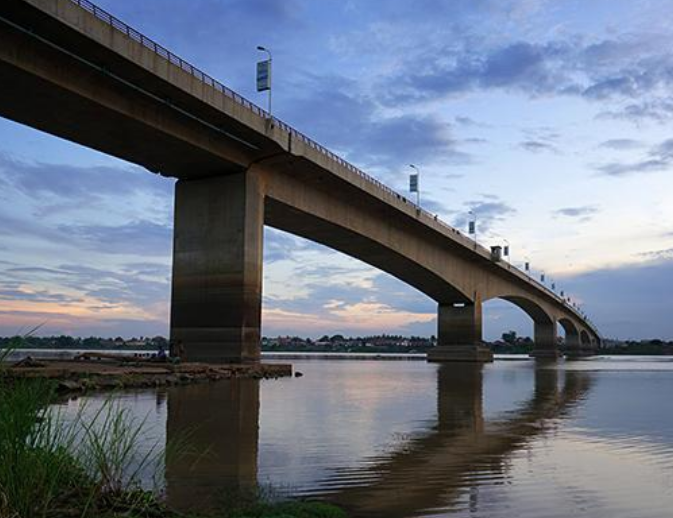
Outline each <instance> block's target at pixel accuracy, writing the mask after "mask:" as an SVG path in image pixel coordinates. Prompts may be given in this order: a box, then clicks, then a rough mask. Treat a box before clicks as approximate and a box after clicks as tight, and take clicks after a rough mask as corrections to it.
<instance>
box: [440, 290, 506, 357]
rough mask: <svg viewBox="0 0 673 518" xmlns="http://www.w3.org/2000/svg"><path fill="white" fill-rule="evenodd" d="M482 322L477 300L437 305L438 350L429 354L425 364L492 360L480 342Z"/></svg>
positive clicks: (479, 301) (490, 353) (480, 308)
mask: <svg viewBox="0 0 673 518" xmlns="http://www.w3.org/2000/svg"><path fill="white" fill-rule="evenodd" d="M481 319H482V307H481V300H480V299H477V300H476V301H475V302H473V303H455V304H454V303H449V304H439V306H438V308H437V347H435V348H434V349H432V350H431V351H429V352H428V361H431V362H444V361H468V362H490V361H493V353H492V352H491V350H490V349H489V348H488V347H485V346H483V345H482V343H481V333H482V322H481Z"/></svg>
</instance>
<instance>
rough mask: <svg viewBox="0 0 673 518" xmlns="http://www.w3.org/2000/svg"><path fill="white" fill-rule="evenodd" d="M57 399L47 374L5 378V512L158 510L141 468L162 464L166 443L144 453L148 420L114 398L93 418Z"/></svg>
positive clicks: (24, 516) (0, 500)
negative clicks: (57, 405)
mask: <svg viewBox="0 0 673 518" xmlns="http://www.w3.org/2000/svg"><path fill="white" fill-rule="evenodd" d="M53 402H54V386H53V384H51V383H49V382H47V381H44V380H18V381H14V382H12V383H11V385H10V384H9V383H3V382H2V381H0V517H1V518H46V517H52V516H73V515H74V516H82V517H87V516H99V515H100V514H101V513H103V512H106V511H109V510H116V511H121V510H123V511H124V512H126V513H134V514H135V515H136V516H142V515H143V514H146V513H148V512H149V511H150V510H153V511H156V509H157V508H158V507H160V506H159V502H158V499H157V497H156V495H155V493H153V492H148V491H144V490H143V489H142V487H141V481H140V475H141V473H142V472H143V470H146V471H150V472H154V471H156V466H155V465H153V463H157V465H158V463H160V462H162V450H161V449H160V448H159V447H158V445H156V444H155V445H153V446H151V447H150V448H149V449H148V450H146V451H145V453H141V452H142V447H141V443H142V441H143V440H144V437H143V435H142V430H143V428H144V421H143V420H135V419H134V418H133V417H132V416H131V415H130V414H129V413H128V411H125V410H124V409H122V408H121V407H120V406H119V405H118V404H114V403H113V402H112V400H111V399H110V400H108V402H107V403H105V404H104V405H103V406H102V407H101V408H100V409H99V410H98V411H96V412H95V413H94V415H93V416H92V417H87V412H84V411H83V410H80V411H79V412H78V413H77V416H76V417H75V418H74V419H69V420H66V419H65V418H64V417H63V414H62V413H61V412H60V411H59V410H58V409H54V408H53V407H50V404H51V403H53Z"/></svg>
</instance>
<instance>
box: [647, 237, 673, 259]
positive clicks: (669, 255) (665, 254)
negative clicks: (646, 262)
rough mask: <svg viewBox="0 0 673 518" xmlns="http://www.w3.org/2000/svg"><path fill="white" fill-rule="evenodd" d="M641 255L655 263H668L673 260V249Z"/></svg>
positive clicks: (652, 251)
mask: <svg viewBox="0 0 673 518" xmlns="http://www.w3.org/2000/svg"><path fill="white" fill-rule="evenodd" d="M671 235H673V233H671ZM640 255H642V256H644V257H647V258H648V259H651V260H653V261H668V260H672V259H673V248H664V249H661V250H651V251H649V252H642V253H641V254H640Z"/></svg>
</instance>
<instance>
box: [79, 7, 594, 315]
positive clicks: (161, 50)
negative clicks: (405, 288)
mask: <svg viewBox="0 0 673 518" xmlns="http://www.w3.org/2000/svg"><path fill="white" fill-rule="evenodd" d="M69 1H70V2H72V3H74V4H76V5H78V6H79V7H81V8H82V9H84V10H86V11H88V12H90V13H91V14H93V15H94V16H95V17H96V18H98V19H99V20H101V21H103V22H104V23H107V24H108V25H110V26H111V27H113V28H114V29H116V30H118V31H120V32H122V33H124V34H125V35H126V36H128V37H129V38H131V39H133V40H135V41H137V42H138V43H140V44H141V45H143V46H144V47H146V48H148V49H150V50H151V51H153V52H154V53H156V54H158V55H159V56H161V57H163V58H164V59H166V60H167V61H169V62H171V63H173V64H174V65H176V66H178V67H180V68H181V69H182V70H184V71H185V72H187V73H189V74H191V75H192V76H194V77H196V78H197V79H199V80H200V81H202V82H203V83H205V84H207V85H209V86H211V87H213V88H214V89H215V90H217V91H219V92H221V93H222V94H224V95H225V96H227V97H229V98H230V99H232V100H233V101H234V102H236V103H238V104H240V105H241V106H244V107H246V108H248V109H249V110H251V111H252V112H254V113H256V114H257V115H260V116H261V117H264V118H267V119H271V120H272V121H273V122H274V124H276V125H277V126H278V127H280V128H282V129H283V130H285V131H287V132H288V133H290V134H291V135H292V136H293V137H294V138H296V139H298V140H300V141H301V142H303V143H304V144H306V145H307V146H309V147H311V148H312V149H315V150H316V151H318V152H320V153H321V154H323V155H325V156H327V157H328V158H330V159H331V160H333V161H334V162H336V163H338V164H339V165H341V166H342V167H344V168H346V169H348V170H349V171H351V172H353V173H355V174H357V175H358V176H360V177H361V178H363V179H364V180H365V181H367V182H369V183H371V184H373V185H375V186H377V187H378V188H379V189H381V190H383V191H384V192H386V193H388V194H390V195H392V196H394V197H396V198H398V199H401V200H403V201H404V202H405V203H408V204H409V205H411V206H412V207H413V208H414V209H415V210H416V211H417V212H418V213H419V214H423V215H425V216H426V217H428V218H430V219H431V220H433V221H434V222H435V223H437V224H439V225H441V226H442V227H443V228H445V229H447V230H448V231H450V232H452V233H454V234H457V235H460V236H463V237H464V235H463V233H462V232H460V231H459V230H458V229H456V228H455V227H452V226H451V225H449V224H448V223H446V222H444V221H442V220H441V219H439V218H438V217H437V216H436V215H435V214H432V213H430V212H428V211H427V210H425V209H424V208H422V207H421V206H419V205H417V204H415V203H414V202H413V201H411V200H410V199H409V198H407V197H406V196H404V195H402V194H400V193H398V192H397V191H395V190H394V189H392V188H391V187H388V186H387V185H386V184H384V183H383V182H381V181H379V180H377V179H376V178H374V177H373V176H370V175H368V174H367V173H365V172H364V171H362V170H361V169H359V168H357V167H355V166H354V165H353V164H351V163H350V162H348V161H346V160H344V159H343V158H341V157H340V156H338V155H336V154H335V153H333V152H332V151H330V150H329V149H327V148H326V147H324V146H322V145H320V144H318V143H317V142H316V141H314V140H313V139H311V138H309V137H307V136H306V135H304V134H303V133H301V132H300V131H297V130H296V129H294V128H293V127H291V126H290V125H288V124H286V123H285V122H283V121H281V120H280V119H277V118H276V117H273V116H272V115H271V114H270V113H269V112H267V111H266V110H264V109H263V108H261V107H259V106H257V105H256V104H255V103H253V102H252V101H250V100H248V99H246V98H245V97H243V96H242V95H240V94H238V93H236V92H235V91H233V90H232V89H231V88H228V87H227V86H225V85H223V84H222V83H220V82H219V81H218V80H217V79H214V78H213V77H212V76H210V75H208V74H206V73H205V72H203V71H202V70H200V69H199V68H197V67H195V66H194V65H192V64H191V63H189V62H187V61H185V60H184V59H182V58H181V57H180V56H177V55H176V54H173V53H172V52H171V51H170V50H168V49H167V48H166V47H164V46H162V45H160V44H159V43H157V42H156V41H154V40H152V39H151V38H148V37H147V36H145V35H144V34H142V33H141V32H139V31H137V30H136V29H134V28H133V27H131V26H129V25H128V24H126V23H124V22H123V21H121V20H120V19H119V18H117V17H115V16H113V15H111V14H110V13H109V12H107V11H106V10H104V9H101V8H100V7H98V6H97V5H95V4H94V3H92V2H90V1H89V0H69ZM476 249H481V252H482V253H488V250H487V249H486V248H484V247H482V246H480V245H476V243H475V250H476ZM509 268H512V267H511V266H509ZM514 269H515V270H516V271H517V272H519V273H521V274H523V272H521V270H519V269H518V268H516V267H514ZM528 280H529V282H531V283H533V284H535V285H537V287H538V288H539V289H541V290H542V291H545V292H547V293H548V294H549V295H551V296H552V297H553V298H555V299H557V300H558V301H559V302H562V303H563V304H564V305H565V306H566V307H567V308H568V309H570V310H571V311H573V312H574V313H577V311H575V309H574V308H573V307H572V306H571V305H570V304H568V303H567V302H566V301H565V300H564V299H563V298H562V297H560V296H558V295H557V294H556V293H554V292H553V291H551V290H550V289H549V288H547V287H546V286H545V285H544V284H542V283H540V282H538V281H537V280H535V279H533V278H531V277H528ZM577 314H578V316H580V317H581V315H579V313H577Z"/></svg>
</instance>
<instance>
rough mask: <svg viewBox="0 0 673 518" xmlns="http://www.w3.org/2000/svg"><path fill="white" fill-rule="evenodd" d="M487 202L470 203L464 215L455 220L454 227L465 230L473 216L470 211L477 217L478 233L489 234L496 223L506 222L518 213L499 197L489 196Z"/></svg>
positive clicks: (467, 204)
mask: <svg viewBox="0 0 673 518" xmlns="http://www.w3.org/2000/svg"><path fill="white" fill-rule="evenodd" d="M484 197H485V198H487V201H479V200H477V201H470V202H467V203H466V204H465V205H466V206H467V207H468V208H467V209H466V210H465V211H464V212H463V214H461V215H460V216H458V217H456V218H454V220H453V226H454V227H456V228H458V229H465V228H467V226H468V221H470V219H471V216H470V215H469V214H468V211H472V213H473V214H474V215H475V216H476V219H477V232H479V233H488V232H489V231H491V230H492V228H493V227H494V226H495V224H496V223H499V222H502V221H504V220H505V219H506V218H507V216H511V215H513V214H515V213H516V209H514V208H513V207H510V206H509V205H507V204H506V203H505V202H503V201H500V200H499V198H498V197H497V196H493V195H489V196H488V197H486V196H484Z"/></svg>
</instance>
